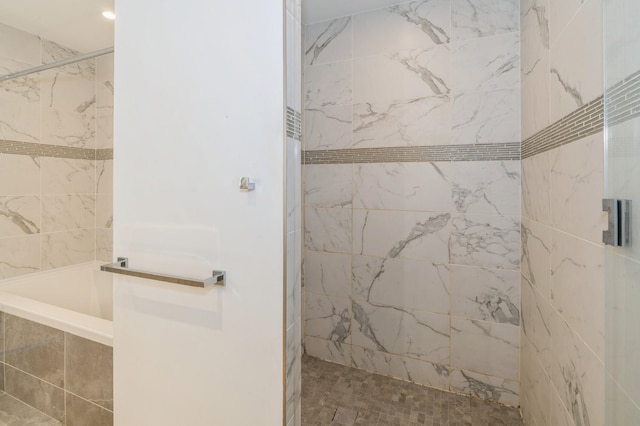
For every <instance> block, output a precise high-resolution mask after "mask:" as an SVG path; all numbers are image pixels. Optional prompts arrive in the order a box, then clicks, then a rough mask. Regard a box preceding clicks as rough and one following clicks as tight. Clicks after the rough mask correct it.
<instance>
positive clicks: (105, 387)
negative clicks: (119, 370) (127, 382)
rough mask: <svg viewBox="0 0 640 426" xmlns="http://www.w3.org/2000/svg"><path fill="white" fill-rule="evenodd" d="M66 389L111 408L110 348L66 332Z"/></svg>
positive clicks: (111, 363) (111, 349) (111, 361)
mask: <svg viewBox="0 0 640 426" xmlns="http://www.w3.org/2000/svg"><path fill="white" fill-rule="evenodd" d="M65 365H66V390H67V391H69V392H72V393H74V394H76V395H79V396H81V397H82V398H85V399H87V400H89V401H91V402H94V403H96V404H98V405H101V406H103V407H105V408H108V409H113V348H111V347H109V346H105V345H101V344H100V343H96V342H92V341H90V340H87V339H83V338H81V337H78V336H74V335H73V334H67V335H66V351H65Z"/></svg>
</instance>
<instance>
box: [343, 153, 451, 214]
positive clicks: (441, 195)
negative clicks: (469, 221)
mask: <svg viewBox="0 0 640 426" xmlns="http://www.w3.org/2000/svg"><path fill="white" fill-rule="evenodd" d="M451 168H452V167H451V166H450V165H449V164H448V163H441V162H439V163H386V164H358V165H355V166H354V200H353V205H354V207H355V208H356V209H379V210H411V211H424V212H426V211H450V210H452V207H453V206H452V200H451V185H450V182H449V181H450V179H451V177H450V176H451Z"/></svg>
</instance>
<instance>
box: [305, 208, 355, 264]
mask: <svg viewBox="0 0 640 426" xmlns="http://www.w3.org/2000/svg"><path fill="white" fill-rule="evenodd" d="M304 232H305V248H306V249H307V250H315V251H328V252H335V253H350V252H351V209H346V208H332V209H317V208H313V207H307V208H306V209H305V231H304Z"/></svg>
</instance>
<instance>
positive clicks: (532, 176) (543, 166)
mask: <svg viewBox="0 0 640 426" xmlns="http://www.w3.org/2000/svg"><path fill="white" fill-rule="evenodd" d="M550 155H551V154H550V152H549V151H546V152H543V153H541V154H537V155H534V156H533V157H529V158H525V159H523V160H522V216H523V217H527V218H529V219H533V220H535V221H537V222H540V223H543V224H545V225H548V224H550V223H551V222H550V209H551V206H550V200H549V196H550V191H551V187H550V183H549V181H550V178H551V163H550Z"/></svg>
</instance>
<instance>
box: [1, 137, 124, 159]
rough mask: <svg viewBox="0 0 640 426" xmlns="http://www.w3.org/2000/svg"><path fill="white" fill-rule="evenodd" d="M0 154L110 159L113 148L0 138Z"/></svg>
mask: <svg viewBox="0 0 640 426" xmlns="http://www.w3.org/2000/svg"><path fill="white" fill-rule="evenodd" d="M0 154H13V155H28V156H30V157H55V158H71V159H76V160H112V159H113V149H89V148H74V147H69V146H58V145H46V144H39V143H31V142H19V141H5V140H0Z"/></svg>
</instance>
